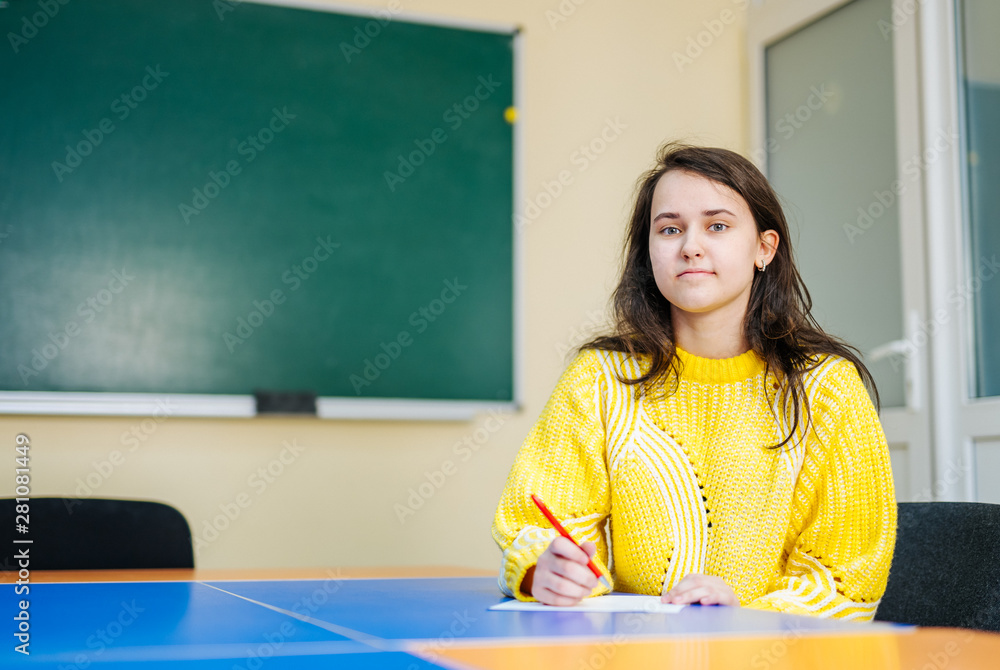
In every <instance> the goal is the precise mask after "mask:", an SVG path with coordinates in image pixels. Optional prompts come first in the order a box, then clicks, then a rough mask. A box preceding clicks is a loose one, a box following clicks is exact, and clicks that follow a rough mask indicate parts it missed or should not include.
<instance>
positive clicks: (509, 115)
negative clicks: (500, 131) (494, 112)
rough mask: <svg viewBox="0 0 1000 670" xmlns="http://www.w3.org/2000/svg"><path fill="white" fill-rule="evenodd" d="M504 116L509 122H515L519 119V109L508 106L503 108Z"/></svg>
mask: <svg viewBox="0 0 1000 670" xmlns="http://www.w3.org/2000/svg"><path fill="white" fill-rule="evenodd" d="M503 118H504V120H505V121H506V122H507V123H514V122H515V121H517V109H516V108H515V107H508V108H507V109H505V110H503Z"/></svg>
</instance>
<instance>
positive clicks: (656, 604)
mask: <svg viewBox="0 0 1000 670" xmlns="http://www.w3.org/2000/svg"><path fill="white" fill-rule="evenodd" d="M490 609H491V610H498V611H503V612H656V613H662V614H676V613H677V612H680V611H681V610H682V609H684V605H667V604H664V603H661V602H660V597H659V596H626V595H614V594H611V595H606V596H594V597H593V598H584V599H583V600H581V601H580V603H579V604H577V605H572V606H570V607H557V606H555V605H543V604H542V603H539V602H527V603H526V602H522V601H520V600H507V601H504V602H502V603H499V604H496V605H493V606H492V607H490Z"/></svg>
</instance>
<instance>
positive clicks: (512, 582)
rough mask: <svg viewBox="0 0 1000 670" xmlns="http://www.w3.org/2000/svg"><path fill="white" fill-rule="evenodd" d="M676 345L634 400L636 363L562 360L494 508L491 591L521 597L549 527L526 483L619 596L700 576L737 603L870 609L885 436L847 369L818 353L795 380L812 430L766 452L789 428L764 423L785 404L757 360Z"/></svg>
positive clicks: (892, 520)
mask: <svg viewBox="0 0 1000 670" xmlns="http://www.w3.org/2000/svg"><path fill="white" fill-rule="evenodd" d="M677 355H678V358H679V362H680V363H681V365H682V369H681V377H680V383H679V385H678V388H677V390H676V392H674V393H673V394H670V395H666V396H664V395H663V394H659V395H657V394H646V395H644V396H643V397H642V398H641V399H639V400H636V398H635V395H636V394H635V387H631V386H627V385H625V384H622V383H621V382H619V381H618V380H617V379H616V373H618V372H624V374H625V376H627V377H631V378H634V377H636V376H638V374H639V373H640V369H641V367H642V365H643V363H642V362H637V361H635V360H634V359H631V358H629V357H628V356H627V355H625V354H621V353H617V352H608V351H593V350H588V351H584V352H583V353H581V354H580V355H578V356H577V357H576V359H575V360H574V361H573V362H572V364H570V366H569V368H568V369H567V370H566V372H565V373H564V374H563V376H562V378H561V379H560V381H559V384H558V386H557V387H556V389H555V391H554V392H553V394H552V397H551V398H550V399H549V402H548V404H547V405H546V406H545V410H544V411H543V412H542V415H541V417H540V418H539V419H538V422H537V423H536V424H535V426H534V428H532V430H531V433H530V434H529V435H528V437H527V439H526V440H525V442H524V445H523V446H522V447H521V450H520V452H519V453H518V456H517V459H516V461H515V463H514V467H513V469H512V470H511V473H510V476H509V478H508V480H507V485H506V487H505V489H504V492H503V496H502V497H501V500H500V504H499V506H498V508H497V512H496V518H495V520H494V523H493V538H494V539H495V540H496V542H497V544H498V545H499V546H500V549H501V551H502V552H503V559H502V564H501V568H500V588H501V590H503V592H504V593H506V594H507V595H512V596H515V597H517V598H520V599H522V600H529V599H530V598H529V597H528V596H526V595H525V594H523V593H521V591H520V584H521V581H522V580H523V579H524V575H525V572H526V571H527V570H528V568H529V567H531V566H532V565H534V564H535V563H536V562H537V560H538V557H539V556H540V555H541V554H542V552H544V551H545V548H546V547H547V546H548V544H549V542H550V541H551V540H552V539H553V537H555V531H554V530H552V528H551V527H550V525H549V524H548V522H546V521H545V518H544V517H543V516H542V515H541V513H540V512H539V511H538V510H537V509H536V508H535V506H534V504H533V503H532V501H531V498H530V494H531V493H536V494H538V495H539V496H540V497H541V498H542V500H544V501H545V502H546V503H547V504H548V506H549V508H550V509H551V510H552V512H553V513H554V514H555V515H556V516H557V517H559V518H560V519H561V520H562V521H563V524H564V525H565V526H566V528H567V530H569V532H570V533H571V534H572V535H573V536H574V538H576V540H577V541H578V542H582V541H585V540H591V541H593V542H596V543H597V556H596V558H595V562H596V564H597V565H598V566H599V568H600V569H601V571H602V572H603V573H605V574H606V575H607V576H608V577H609V578H610V579H612V580H613V584H614V587H615V589H616V590H618V591H628V592H632V593H643V594H650V595H659V594H660V593H661V592H662V591H663V588H664V585H666V586H667V587H668V588H669V587H672V586H673V585H674V584H676V583H677V582H678V581H679V580H680V579H681V578H683V577H684V576H685V575H687V574H690V573H704V574H709V575H716V576H718V577H721V578H722V579H724V580H725V582H726V583H727V584H728V585H729V586H731V587H732V588H733V590H734V591H735V592H736V595H737V597H738V598H739V599H740V603H741V604H743V605H744V606H749V607H757V608H762V609H771V610H781V611H787V612H797V613H803V614H815V615H818V616H832V617H839V618H844V619H859V620H868V619H871V618H872V616H873V615H874V614H875V608H876V607H877V606H878V602H879V599H880V598H881V597H882V594H883V592H884V591H885V584H886V579H887V577H888V574H889V564H890V562H891V560H892V551H893V545H894V543H895V538H896V501H895V494H894V491H893V484H892V476H891V471H890V466H889V453H888V448H887V446H886V442H885V436H884V435H883V433H882V427H881V425H880V424H879V420H878V415H877V414H876V412H875V408H874V407H873V406H872V403H871V400H870V399H869V397H868V394H867V392H866V391H865V388H864V385H863V384H862V382H861V379H860V377H859V376H858V373H857V371H856V370H855V369H854V366H853V365H852V364H851V363H850V362H848V361H846V360H844V359H840V358H836V357H830V358H826V359H824V360H823V362H822V363H821V364H820V365H819V367H818V368H816V370H814V371H813V372H812V373H810V374H809V375H808V377H807V378H806V391H807V393H808V396H809V400H810V409H811V414H812V423H811V424H810V426H809V428H808V430H806V429H805V426H804V425H802V426H800V428H799V429H798V430H797V433H796V435H795V438H794V440H793V442H792V443H790V444H787V445H785V446H783V447H782V448H780V449H775V448H770V449H769V448H768V447H769V446H773V445H775V444H777V443H778V442H780V441H781V440H783V439H784V438H785V437H786V436H787V435H788V429H789V427H788V421H787V420H786V419H784V418H782V420H781V421H778V420H777V419H776V418H775V416H776V414H777V416H781V417H784V416H785V415H786V412H780V411H778V410H779V409H780V408H779V402H778V401H779V398H780V396H779V394H778V392H777V391H776V387H777V380H776V379H775V378H774V376H773V375H772V374H770V373H769V374H768V375H766V376H765V367H764V362H763V361H762V360H761V359H760V357H758V356H757V355H756V354H755V353H754V352H752V351H748V352H747V353H745V354H742V355H740V356H736V357H734V358H729V359H725V360H712V359H707V358H700V357H697V356H694V355H692V354H689V353H687V352H684V351H681V350H680V349H678V351H677ZM772 408H773V409H772ZM801 423H802V424H804V423H805V422H804V421H803V422H801ZM609 554H610V555H609ZM604 591H606V589H603V588H602V587H600V586H599V587H597V589H595V591H594V593H595V594H598V593H603V592H604Z"/></svg>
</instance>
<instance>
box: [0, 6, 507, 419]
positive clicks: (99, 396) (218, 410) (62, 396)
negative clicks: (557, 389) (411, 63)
mask: <svg viewBox="0 0 1000 670" xmlns="http://www.w3.org/2000/svg"><path fill="white" fill-rule="evenodd" d="M242 2H248V3H255V4H261V5H270V6H276V7H287V8H295V9H305V10H313V11H320V12H331V13H338V14H347V15H352V16H358V17H364V18H371V19H378V18H380V17H381V18H383V19H384V17H385V15H386V9H385V8H382V7H378V8H373V7H358V6H351V5H347V4H341V3H326V2H312V1H309V0H232V1H231V2H227V3H226V4H228V5H237V4H240V3H242ZM390 6H391V7H392V8H393V11H392V19H393V20H398V21H404V22H408V23H416V24H424V25H430V26H437V27H444V28H455V29H460V30H470V31H478V32H490V33H498V34H508V35H510V36H511V37H512V44H513V50H512V51H513V74H514V86H513V91H512V99H513V108H514V110H516V111H517V112H518V113H519V112H520V110H521V109H522V100H523V90H522V86H523V83H522V82H523V76H522V75H523V71H522V63H523V59H522V42H521V40H522V37H521V27H520V26H517V25H514V24H503V23H497V22H487V21H473V20H467V19H458V18H453V17H444V16H438V15H433V16H432V15H424V14H419V13H413V12H408V11H403V10H400V9H398V7H399V3H398V2H393V3H390ZM512 138H513V142H512V148H513V156H512V167H513V175H512V193H511V196H512V211H513V212H515V216H514V217H513V219H512V221H511V228H512V256H513V258H512V263H513V268H512V289H513V295H512V307H513V314H512V324H513V333H512V334H511V337H512V340H511V341H512V349H513V351H512V354H513V355H512V361H513V370H512V399H511V400H509V401H498V402H488V401H482V400H437V399H416V398H363V397H362V398H350V397H320V398H317V401H316V414H315V417H316V418H319V419H344V420H348V419H350V420H402V421H428V420H429V421H468V420H471V419H473V418H474V417H476V416H477V415H480V414H482V413H485V412H488V411H502V412H512V411H517V410H518V409H519V408H520V406H521V399H522V398H523V346H522V344H523V330H522V323H523V319H522V314H523V282H522V275H523V272H522V266H523V252H522V249H523V239H522V238H523V236H522V231H521V226H520V225H516V224H515V222H516V221H518V220H519V218H518V216H517V213H518V212H520V206H519V203H520V202H521V201H522V194H523V169H522V157H523V134H522V130H521V123H520V120H519V119H518V120H517V121H516V122H512ZM0 414H16V415H80V416H151V417H156V418H161V417H162V418H168V417H204V418H249V417H254V416H257V415H258V414H257V410H256V405H255V400H254V396H253V395H249V394H248V395H227V394H198V393H113V392H51V391H0ZM309 416H312V415H309Z"/></svg>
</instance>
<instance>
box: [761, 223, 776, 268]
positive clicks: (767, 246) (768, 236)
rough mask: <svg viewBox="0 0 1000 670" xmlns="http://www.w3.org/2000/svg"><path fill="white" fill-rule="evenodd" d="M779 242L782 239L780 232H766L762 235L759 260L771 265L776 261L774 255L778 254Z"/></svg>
mask: <svg viewBox="0 0 1000 670" xmlns="http://www.w3.org/2000/svg"><path fill="white" fill-rule="evenodd" d="M779 242H781V239H780V238H779V237H778V231H776V230H765V231H764V232H763V233H761V234H760V249H759V250H758V251H757V260H758V261H763V262H764V263H766V264H768V265H770V264H771V261H772V260H773V259H774V255H775V254H776V253H778V244H779Z"/></svg>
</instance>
